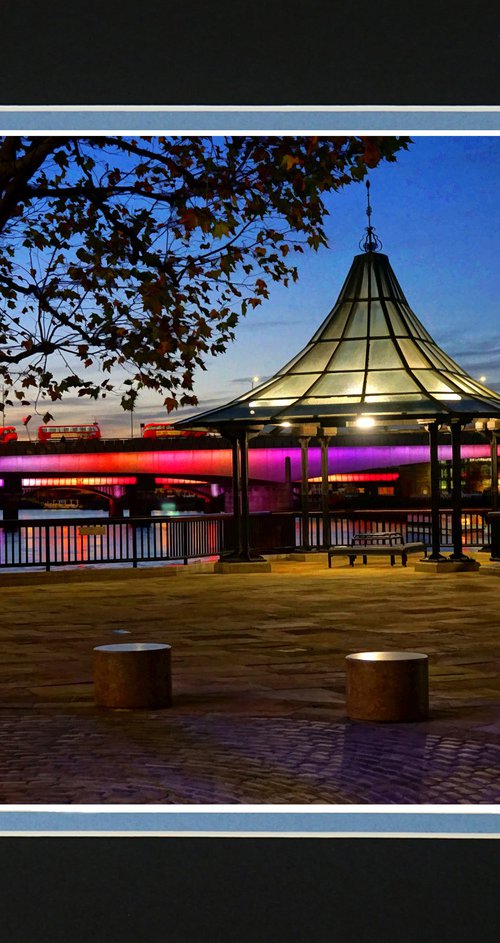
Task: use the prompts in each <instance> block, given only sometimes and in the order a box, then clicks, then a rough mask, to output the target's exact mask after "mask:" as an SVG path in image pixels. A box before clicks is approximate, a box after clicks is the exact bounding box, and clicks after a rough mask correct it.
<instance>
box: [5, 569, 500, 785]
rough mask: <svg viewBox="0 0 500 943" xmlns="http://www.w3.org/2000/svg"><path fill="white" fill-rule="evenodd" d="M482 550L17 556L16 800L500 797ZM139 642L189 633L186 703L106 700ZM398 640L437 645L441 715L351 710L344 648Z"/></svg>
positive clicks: (8, 709)
mask: <svg viewBox="0 0 500 943" xmlns="http://www.w3.org/2000/svg"><path fill="white" fill-rule="evenodd" d="M475 556H476V558H477V559H479V560H481V561H482V562H483V563H484V566H482V567H481V569H480V570H479V572H476V573H459V574H449V575H430V574H422V573H416V572H415V571H414V568H413V565H411V564H409V565H408V567H407V569H404V568H402V567H400V566H396V567H394V568H391V567H390V566H389V564H388V562H386V561H385V560H384V561H383V562H382V561H381V562H380V563H377V562H375V561H372V560H370V561H369V564H368V566H366V567H364V566H361V565H356V566H355V568H354V569H350V568H349V567H348V565H347V563H345V564H344V562H341V563H340V564H338V565H336V566H334V567H333V569H332V570H328V568H327V562H326V557H325V556H324V555H322V554H318V555H317V558H316V559H315V561H314V562H305V563H304V562H302V563H299V562H291V561H288V560H284V559H283V560H275V561H274V562H273V563H272V572H271V573H268V574H242V575H229V576H226V575H221V574H214V573H213V572H211V564H203V565H200V566H199V567H197V566H194V567H189V568H172V567H161V568H156V569H155V568H152V569H148V570H146V569H144V570H141V569H139V570H136V571H133V570H128V569H117V570H114V571H113V570H104V569H97V568H96V569H94V570H78V571H70V570H66V571H64V572H61V571H59V572H57V571H56V572H54V573H49V574H45V573H25V574H21V573H8V572H5V571H4V572H2V573H1V574H0V586H1V589H2V593H1V598H2V606H1V611H0V633H1V634H0V638H1V659H0V802H1V803H2V804H6V803H9V804H11V803H30V804H33V803H34V804H40V803H44V804H46V803H79V804H81V803H99V804H101V803H103V804H105V803H163V804H172V803H176V804H179V803H191V804H192V803H234V804H240V803H277V804H281V803H332V804H352V803H360V804H365V803H371V804H380V803H402V804H404V803H439V804H441V803H496V802H500V612H499V598H500V569H499V568H497V567H495V566H494V565H491V564H489V561H488V556H487V555H486V554H475ZM499 566H500V565H499ZM124 633H129V634H124ZM120 641H124V642H125V641H147V642H167V643H169V644H171V645H172V672H173V693H174V705H173V707H172V708H170V709H167V710H161V711H149V710H137V711H123V710H119V711H107V710H103V709H99V708H97V707H96V706H95V705H94V703H93V685H92V649H93V647H94V646H95V645H100V644H109V643H116V642H120ZM381 649H407V650H413V651H421V652H425V653H427V654H428V655H429V674H430V708H431V715H430V718H429V720H428V721H426V722H424V723H415V724H373V723H371V724H369V723H354V722H350V721H348V720H347V718H346V714H345V697H344V683H345V682H344V658H345V656H346V655H347V654H349V653H351V652H356V651H364V650H381Z"/></svg>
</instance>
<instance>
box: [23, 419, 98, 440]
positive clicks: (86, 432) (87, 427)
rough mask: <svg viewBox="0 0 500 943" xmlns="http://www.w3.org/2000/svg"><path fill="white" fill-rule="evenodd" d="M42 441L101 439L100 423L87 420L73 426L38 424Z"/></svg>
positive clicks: (39, 436)
mask: <svg viewBox="0 0 500 943" xmlns="http://www.w3.org/2000/svg"><path fill="white" fill-rule="evenodd" d="M38 438H39V440H40V442H62V441H63V440H69V439H100V438H101V430H100V428H99V423H97V422H87V423H81V424H80V425H74V426H73V425H71V426H38Z"/></svg>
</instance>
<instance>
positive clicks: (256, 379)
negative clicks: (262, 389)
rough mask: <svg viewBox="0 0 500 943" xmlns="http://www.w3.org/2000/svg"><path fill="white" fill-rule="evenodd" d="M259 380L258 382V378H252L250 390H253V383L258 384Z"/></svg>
mask: <svg viewBox="0 0 500 943" xmlns="http://www.w3.org/2000/svg"><path fill="white" fill-rule="evenodd" d="M259 380H260V377H252V390H253V388H254V385H255V383H258V382H259Z"/></svg>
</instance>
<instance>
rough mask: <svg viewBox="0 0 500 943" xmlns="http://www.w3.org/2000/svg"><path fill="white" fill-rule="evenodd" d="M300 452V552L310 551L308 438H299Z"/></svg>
mask: <svg viewBox="0 0 500 943" xmlns="http://www.w3.org/2000/svg"><path fill="white" fill-rule="evenodd" d="M299 442H300V451H301V472H302V475H301V482H300V504H301V509H302V521H301V529H302V540H301V547H302V550H310V549H311V543H310V540H309V436H299Z"/></svg>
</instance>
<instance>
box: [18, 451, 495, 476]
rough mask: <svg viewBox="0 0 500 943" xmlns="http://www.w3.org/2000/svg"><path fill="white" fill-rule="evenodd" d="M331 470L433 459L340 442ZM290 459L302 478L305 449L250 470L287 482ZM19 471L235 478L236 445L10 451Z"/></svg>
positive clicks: (314, 469)
mask: <svg viewBox="0 0 500 943" xmlns="http://www.w3.org/2000/svg"><path fill="white" fill-rule="evenodd" d="M328 451H329V471H330V473H331V474H335V473H336V474H340V473H345V472H357V471H365V470H368V469H374V468H391V467H392V468H394V467H397V466H398V465H412V464H414V463H416V462H428V461H429V448H428V446H426V445H394V446H392V445H390V446H388V445H373V446H359V447H357V448H356V447H355V446H349V447H344V446H338V447H335V446H334V447H332V448H330V449H329V450H328ZM461 452H462V458H488V457H489V454H490V451H489V446H488V444H486V443H485V444H484V445H462V449H461ZM439 457H440V459H441V460H448V461H449V460H450V459H451V446H450V445H442V446H440V448H439ZM285 459H290V473H291V477H292V479H294V480H299V479H300V477H301V464H300V449H299V448H268V449H250V450H249V475H250V478H251V479H253V480H254V481H285V478H286V473H285V466H286V462H285ZM6 472H18V473H21V474H22V475H23V476H26V477H40V476H42V475H44V476H45V475H60V476H65V477H66V476H67V477H73V476H76V477H78V478H80V477H86V476H101V475H103V476H109V475H111V476H112V475H138V474H146V475H154V476H158V477H171V476H174V477H176V478H191V479H192V478H205V479H212V480H219V479H222V478H231V474H232V471H231V451H230V449H214V450H211V449H196V450H188V449H186V450H180V449H177V450H175V451H172V452H167V451H165V452H163V451H161V452H95V453H89V452H85V453H81V454H74V455H4V456H2V457H0V473H3V474H5V473H6ZM320 475H321V451H320V449H319V448H311V449H309V476H310V477H318V476H320Z"/></svg>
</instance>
